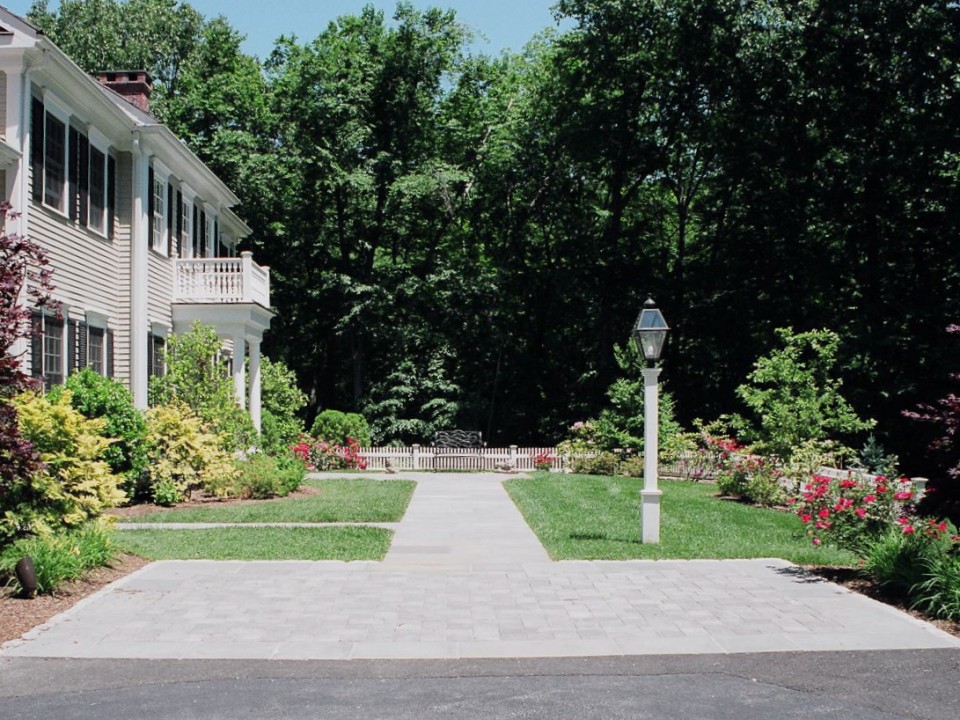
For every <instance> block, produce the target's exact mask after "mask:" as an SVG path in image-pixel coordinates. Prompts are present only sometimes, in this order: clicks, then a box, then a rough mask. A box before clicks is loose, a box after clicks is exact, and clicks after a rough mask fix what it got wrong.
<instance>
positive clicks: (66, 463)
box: [0, 390, 126, 538]
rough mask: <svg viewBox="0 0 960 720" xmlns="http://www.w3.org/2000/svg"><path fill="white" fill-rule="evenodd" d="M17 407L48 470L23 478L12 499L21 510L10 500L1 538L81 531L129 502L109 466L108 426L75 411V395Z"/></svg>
mask: <svg viewBox="0 0 960 720" xmlns="http://www.w3.org/2000/svg"><path fill="white" fill-rule="evenodd" d="M14 404H15V406H16V409H17V416H18V420H19V424H20V432H21V433H22V434H23V437H24V438H25V439H26V440H27V441H29V442H30V443H31V444H32V445H33V447H34V448H36V450H37V452H39V454H40V458H41V460H42V461H43V465H44V467H43V469H42V470H40V471H38V472H35V473H34V474H33V475H30V476H27V477H22V478H20V480H19V486H18V487H16V488H15V492H14V493H12V494H11V495H10V496H9V497H10V500H12V501H13V503H16V504H15V505H13V504H8V503H9V502H10V500H8V499H7V497H8V496H7V495H4V500H3V510H4V517H3V519H2V520H0V528H2V529H0V536H5V537H7V538H11V537H15V536H17V535H20V534H24V533H25V532H44V531H52V530H56V529H59V528H61V527H79V526H80V525H83V524H84V523H85V522H86V521H87V520H90V519H92V518H96V517H97V516H99V515H100V514H101V513H102V512H103V511H104V510H105V509H106V508H110V507H115V506H116V505H118V504H119V503H121V502H123V501H124V500H125V499H126V498H125V495H124V494H123V492H122V491H121V490H120V487H119V485H120V478H119V477H118V476H117V475H114V474H113V473H112V472H111V471H110V466H109V465H108V464H107V463H106V462H105V461H104V460H103V456H104V452H105V451H106V449H107V448H108V447H109V446H110V444H111V442H112V440H110V439H108V438H105V437H104V436H103V435H102V433H103V430H104V426H105V424H106V423H105V421H103V420H91V419H89V418H86V417H84V416H83V415H81V414H80V413H79V412H77V411H76V410H74V409H73V406H72V405H71V393H70V391H69V390H65V391H63V392H62V393H60V395H59V397H54V398H49V399H48V398H46V397H44V396H42V395H38V394H35V393H25V394H23V395H21V396H19V397H18V398H16V399H15V400H14Z"/></svg>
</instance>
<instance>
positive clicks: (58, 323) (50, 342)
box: [31, 311, 66, 390]
mask: <svg viewBox="0 0 960 720" xmlns="http://www.w3.org/2000/svg"><path fill="white" fill-rule="evenodd" d="M63 331H64V322H63V319H62V318H57V317H54V316H52V315H47V314H46V313H42V312H39V311H38V312H35V313H34V315H33V349H32V363H31V365H32V375H33V377H36V378H42V379H43V387H44V389H45V390H50V389H51V388H52V387H53V386H54V385H61V384H63V380H64V375H65V365H66V363H65V358H64V345H65V343H64V338H63Z"/></svg>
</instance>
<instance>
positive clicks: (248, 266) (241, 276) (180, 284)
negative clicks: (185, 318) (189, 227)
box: [173, 252, 270, 308]
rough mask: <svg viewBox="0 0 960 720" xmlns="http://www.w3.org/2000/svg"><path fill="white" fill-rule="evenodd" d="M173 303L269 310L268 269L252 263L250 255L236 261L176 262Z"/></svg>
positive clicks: (227, 259)
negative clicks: (238, 305) (243, 305)
mask: <svg viewBox="0 0 960 720" xmlns="http://www.w3.org/2000/svg"><path fill="white" fill-rule="evenodd" d="M173 294H174V297H173V301H174V302H175V303H219V304H232V303H257V304H259V305H262V306H263V307H266V308H269V307H270V268H266V267H260V266H259V265H257V264H256V263H255V262H253V254H252V253H249V252H244V253H241V254H240V257H238V258H204V259H202V260H176V261H175V267H174V290H173Z"/></svg>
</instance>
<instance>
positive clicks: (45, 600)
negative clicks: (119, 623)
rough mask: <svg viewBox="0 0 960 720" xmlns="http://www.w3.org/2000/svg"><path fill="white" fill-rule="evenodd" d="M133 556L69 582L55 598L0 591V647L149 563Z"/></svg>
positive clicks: (127, 556) (123, 556)
mask: <svg viewBox="0 0 960 720" xmlns="http://www.w3.org/2000/svg"><path fill="white" fill-rule="evenodd" d="M149 562H150V561H149V560H144V559H143V558H141V557H137V556H136V555H121V556H120V557H118V558H117V559H116V560H115V561H114V562H113V564H112V565H111V566H110V567H102V568H97V569H95V570H93V571H91V572H90V573H89V574H88V575H87V576H86V577H85V578H84V579H83V580H77V581H76V582H72V583H69V584H67V585H65V586H64V587H62V588H61V589H60V590H59V591H58V592H57V594H56V595H40V596H38V597H35V598H33V599H26V598H22V597H18V596H16V595H14V594H13V593H12V592H11V591H10V590H0V644H2V643H5V642H7V641H8V640H15V639H17V638H19V637H20V636H21V635H23V634H24V633H25V632H27V631H28V630H30V629H32V628H34V627H36V626H37V625H40V624H41V623H45V622H46V621H47V620H49V619H50V618H52V617H54V616H55V615H59V614H60V613H62V612H64V611H65V610H69V609H70V608H71V607H73V606H74V605H76V604H77V603H78V602H80V600H82V599H83V598H85V597H86V596H87V595H92V594H93V593H95V592H97V591H98V590H100V589H101V588H103V587H106V586H107V585H109V584H110V583H112V582H114V581H116V580H119V579H120V578H122V577H124V576H125V575H129V574H130V573H132V572H133V571H134V570H139V569H140V568H142V567H143V566H144V565H146V564H147V563H149Z"/></svg>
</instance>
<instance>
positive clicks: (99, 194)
mask: <svg viewBox="0 0 960 720" xmlns="http://www.w3.org/2000/svg"><path fill="white" fill-rule="evenodd" d="M89 185H90V214H89V222H90V229H91V230H95V231H96V232H98V233H100V234H101V235H102V234H104V233H105V232H106V228H107V154H106V153H105V152H102V151H101V150H100V149H99V148H97V147H96V146H94V145H91V146H90V183H89Z"/></svg>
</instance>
